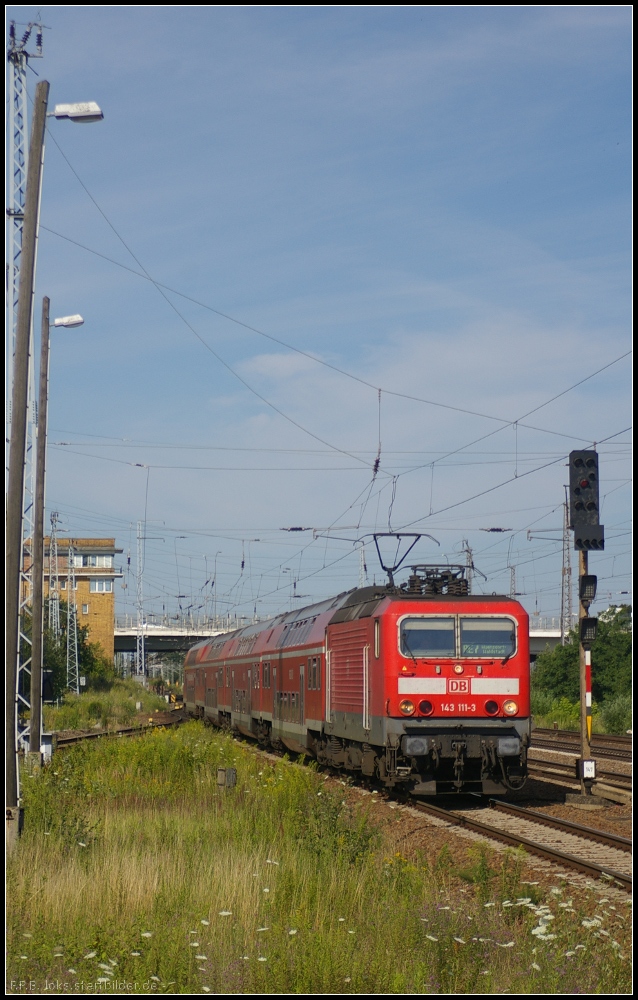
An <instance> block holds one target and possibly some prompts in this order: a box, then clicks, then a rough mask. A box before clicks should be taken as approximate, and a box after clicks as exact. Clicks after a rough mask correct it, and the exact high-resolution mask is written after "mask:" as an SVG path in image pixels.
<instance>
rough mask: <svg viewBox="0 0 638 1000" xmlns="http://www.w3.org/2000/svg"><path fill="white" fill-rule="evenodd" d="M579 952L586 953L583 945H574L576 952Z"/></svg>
mask: <svg viewBox="0 0 638 1000" xmlns="http://www.w3.org/2000/svg"><path fill="white" fill-rule="evenodd" d="M581 950H582V951H587V948H586V947H585V945H584V944H577V945H576V951H581Z"/></svg>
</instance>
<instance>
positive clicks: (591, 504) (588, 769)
mask: <svg viewBox="0 0 638 1000" xmlns="http://www.w3.org/2000/svg"><path fill="white" fill-rule="evenodd" d="M599 514H600V508H599V478H598V455H597V453H596V452H595V451H572V452H571V453H570V456H569V517H570V527H571V528H573V530H574V548H575V549H576V551H577V552H578V596H579V600H580V604H579V610H578V626H579V667H580V743H581V756H580V760H579V762H578V764H579V778H580V787H581V796H591V793H592V784H593V782H594V781H595V779H596V761H595V760H592V758H591V728H592V715H591V711H592V690H591V685H592V682H591V667H592V663H591V647H592V644H593V643H594V641H595V639H596V629H597V626H598V619H597V618H590V617H589V608H590V605H591V603H592V601H593V600H594V599H595V597H596V585H597V579H596V577H595V576H590V575H589V552H590V551H599V552H600V551H602V550H603V549H604V548H605V529H604V527H603V525H602V524H600V522H599Z"/></svg>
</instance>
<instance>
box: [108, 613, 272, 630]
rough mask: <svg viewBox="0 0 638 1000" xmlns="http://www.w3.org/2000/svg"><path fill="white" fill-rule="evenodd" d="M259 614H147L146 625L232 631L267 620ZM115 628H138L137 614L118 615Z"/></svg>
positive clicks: (180, 628) (168, 628)
mask: <svg viewBox="0 0 638 1000" xmlns="http://www.w3.org/2000/svg"><path fill="white" fill-rule="evenodd" d="M265 620H266V619H265V618H261V617H259V616H258V615H252V616H250V617H249V616H240V615H153V614H149V615H146V618H145V621H144V625H145V626H146V627H147V628H148V627H150V628H164V629H167V630H170V629H174V630H176V631H177V630H179V631H184V632H193V633H194V634H197V633H200V632H231V631H232V630H233V629H236V628H242V627H243V626H244V625H252V624H254V623H255V622H259V621H265ZM115 628H116V629H119V630H122V631H127V632H128V631H135V630H136V629H137V615H116V616H115Z"/></svg>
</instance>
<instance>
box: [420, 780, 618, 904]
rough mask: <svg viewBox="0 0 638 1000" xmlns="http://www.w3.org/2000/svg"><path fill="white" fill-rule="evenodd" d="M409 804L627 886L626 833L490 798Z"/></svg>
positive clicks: (490, 837)
mask: <svg viewBox="0 0 638 1000" xmlns="http://www.w3.org/2000/svg"><path fill="white" fill-rule="evenodd" d="M410 807H411V808H414V809H417V810H418V811H419V812H423V813H426V814H429V815H431V816H436V817H438V818H439V819H442V820H445V822H447V823H450V824H451V825H453V826H460V827H463V828H465V829H467V830H473V831H474V832H475V833H480V834H481V835H483V836H484V837H486V838H488V839H492V840H498V841H499V842H500V843H503V844H507V845H508V846H510V847H523V848H524V849H525V850H526V851H528V852H529V853H530V854H535V855H537V856H538V857H541V858H544V859H545V860H547V861H551V862H553V863H554V864H558V865H561V866H562V867H564V868H570V869H572V870H575V871H579V872H582V873H584V874H586V875H589V876H590V877H594V878H604V879H606V880H607V881H608V882H609V883H610V884H614V885H616V886H617V887H618V888H622V889H624V890H625V892H631V886H632V876H631V850H632V842H631V841H630V840H627V838H625V837H618V836H616V835H615V834H610V833H603V832H602V831H600V830H593V829H592V828H591V827H586V826H581V825H580V824H578V823H569V822H567V821H566V820H560V819H556V818H555V817H554V816H547V815H545V814H544V813H539V812H537V811H535V810H533V809H524V808H522V807H521V806H515V805H511V804H509V803H506V802H499V801H497V800H495V799H491V800H490V803H489V806H487V807H484V808H478V809H476V808H474V809H456V808H455V809H445V808H442V807H441V806H435V805H431V804H430V803H423V802H417V803H410Z"/></svg>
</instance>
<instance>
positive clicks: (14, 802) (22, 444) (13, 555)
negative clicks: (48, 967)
mask: <svg viewBox="0 0 638 1000" xmlns="http://www.w3.org/2000/svg"><path fill="white" fill-rule="evenodd" d="M48 98H49V83H48V81H46V80H41V81H40V82H39V83H38V84H37V86H36V88H35V98H34V102H33V124H32V129H31V140H30V144H29V160H28V170H27V184H26V196H25V204H24V218H23V229H22V250H21V266H20V285H19V290H18V311H17V318H16V336H15V353H14V364H13V387H12V420H11V443H10V451H9V475H8V484H7V529H6V548H7V552H6V560H7V561H6V592H7V595H6V602H7V616H6V619H7V620H6V643H7V645H6V650H7V665H6V692H5V730H6V744H5V757H6V793H5V805H6V813H5V815H6V817H7V840H8V846H9V847H11V846H12V845H13V843H15V840H16V839H17V834H18V826H19V816H20V813H19V809H18V761H17V739H16V736H17V732H16V730H17V718H16V707H17V693H18V692H17V673H18V661H19V656H20V649H19V635H20V565H21V557H22V545H23V538H22V522H23V497H24V476H25V453H26V429H27V408H28V383H29V340H30V332H31V320H32V315H33V286H34V278H35V258H36V247H37V235H38V218H39V209H40V190H41V181H42V166H43V160H44V132H45V126H46V116H47V103H48ZM69 107H70V108H71V112H72V113H71V114H69ZM73 107H74V106H73V105H70V106H68V107H67V111H66V113H64V114H62V113H61V115H60V116H61V117H62V116H64V117H70V118H71V120H72V121H89V120H93V121H99V119H100V118H101V117H102V112H101V111H100V109H99V108H97V111H95V110H94V109H88V110H87V109H85V113H84V115H78V114H77V113H76V114H75V115H74V114H73ZM90 110H93V114H90V113H89V111H90ZM98 112H99V114H98ZM54 115H55V112H54Z"/></svg>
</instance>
